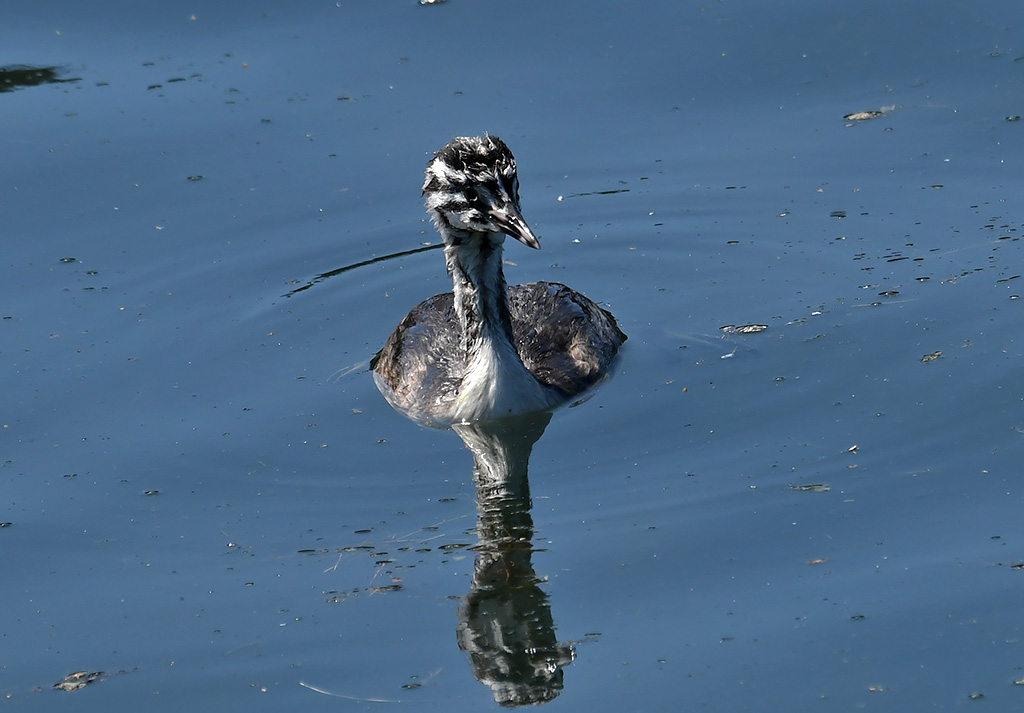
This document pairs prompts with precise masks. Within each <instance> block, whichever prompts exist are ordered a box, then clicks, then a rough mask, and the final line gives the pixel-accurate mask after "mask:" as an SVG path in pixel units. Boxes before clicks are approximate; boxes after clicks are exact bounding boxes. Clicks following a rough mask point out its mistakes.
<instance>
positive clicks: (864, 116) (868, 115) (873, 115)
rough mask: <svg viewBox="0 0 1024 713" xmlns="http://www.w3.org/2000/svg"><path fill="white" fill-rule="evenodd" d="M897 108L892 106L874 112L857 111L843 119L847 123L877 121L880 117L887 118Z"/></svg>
mask: <svg viewBox="0 0 1024 713" xmlns="http://www.w3.org/2000/svg"><path fill="white" fill-rule="evenodd" d="M895 108H896V105H895V104H892V105H890V106H883V107H879V108H878V109H876V110H872V111H855V112H853V113H852V114H847V115H846V116H844V117H843V118H844V119H846V120H847V121H867V120H868V119H877V118H878V117H880V116H885V115H886V114H888V113H889V112H891V111H892V110H893V109H895Z"/></svg>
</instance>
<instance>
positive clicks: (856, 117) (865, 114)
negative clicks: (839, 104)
mask: <svg viewBox="0 0 1024 713" xmlns="http://www.w3.org/2000/svg"><path fill="white" fill-rule="evenodd" d="M880 116H884V114H883V112H880V111H855V112H853V113H852V114H847V115H846V116H844V117H843V118H844V119H846V120H847V121H867V120H868V119H877V118H878V117H880Z"/></svg>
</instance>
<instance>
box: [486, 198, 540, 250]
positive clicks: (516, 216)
mask: <svg viewBox="0 0 1024 713" xmlns="http://www.w3.org/2000/svg"><path fill="white" fill-rule="evenodd" d="M491 218H492V219H493V220H494V222H495V223H496V224H497V225H498V227H500V228H501V232H503V233H505V235H508V236H509V237H512V238H515V239H516V240H518V241H519V242H521V243H522V244H523V245H527V246H529V247H531V248H533V249H534V250H540V241H539V240H537V236H536V235H534V234H533V231H532V230H530V226H529V225H527V224H526V221H525V220H523V214H522V213H520V212H519V207H518V206H516V205H515V203H508V204H507V205H505V206H503V207H501V208H498V209H495V210H492V211H491Z"/></svg>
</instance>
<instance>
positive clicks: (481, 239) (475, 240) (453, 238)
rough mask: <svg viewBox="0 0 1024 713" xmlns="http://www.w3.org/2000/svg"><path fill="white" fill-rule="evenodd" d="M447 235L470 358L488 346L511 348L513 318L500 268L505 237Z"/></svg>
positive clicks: (447, 257) (453, 232) (447, 256)
mask: <svg viewBox="0 0 1024 713" xmlns="http://www.w3.org/2000/svg"><path fill="white" fill-rule="evenodd" d="M445 232H446V235H445V236H444V237H445V247H444V255H445V262H446V263H447V265H448V274H449V275H451V278H452V288H453V289H452V291H453V293H454V296H455V314H456V315H457V317H458V320H459V326H460V327H461V331H462V341H463V346H465V348H466V354H467V356H468V357H469V358H470V359H472V358H473V356H474V355H475V354H476V353H478V352H479V351H480V349H481V347H482V346H484V345H485V344H486V343H491V345H492V346H498V344H499V343H500V344H501V346H505V345H507V346H510V347H511V346H512V344H513V342H512V318H511V316H510V315H509V311H508V296H507V294H506V290H507V288H506V285H505V274H504V272H503V271H502V269H501V253H502V243H504V241H505V236H504V235H502V234H501V233H477V232H472V231H463V230H457V229H452V228H449V229H448V230H447V231H445ZM512 352H513V353H514V352H515V349H514V347H513V349H512Z"/></svg>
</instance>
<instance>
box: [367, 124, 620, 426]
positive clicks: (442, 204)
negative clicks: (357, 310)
mask: <svg viewBox="0 0 1024 713" xmlns="http://www.w3.org/2000/svg"><path fill="white" fill-rule="evenodd" d="M423 196H424V198H425V200H426V205H427V213H428V214H429V215H430V217H431V219H432V220H433V222H434V225H435V226H437V229H438V231H439V232H440V233H441V238H442V240H443V241H444V256H445V262H446V264H447V266H448V274H449V275H450V276H451V278H452V287H453V291H452V292H446V293H444V294H441V295H436V296H434V297H431V298H430V299H428V300H426V301H425V302H423V303H421V304H420V305H418V306H417V307H415V308H414V309H413V310H412V311H411V312H409V314H408V315H407V316H406V318H405V319H404V320H402V322H401V323H400V324H399V325H398V327H396V328H395V331H394V332H392V334H391V336H390V337H389V338H388V340H387V342H386V343H385V344H384V348H383V349H381V351H380V352H379V353H378V354H377V355H376V356H375V357H374V359H373V361H372V362H371V364H370V366H371V368H372V369H373V372H374V374H373V376H374V381H375V382H376V384H377V388H378V389H380V391H381V393H382V394H384V397H385V398H386V399H387V400H388V402H389V403H390V404H391V405H392V406H393V407H394V408H395V409H397V410H398V411H400V412H402V413H403V414H405V415H406V416H409V417H410V418H412V419H415V420H417V421H420V422H421V423H425V424H428V425H432V426H447V425H451V424H453V423H467V422H474V421H484V420H491V419H497V418H503V417H506V416H513V415H520V414H525V413H532V412H535V411H542V410H544V409H549V408H552V407H554V406H557V405H558V404H560V403H563V402H565V401H567V400H569V399H571V398H573V397H574V396H578V395H579V394H581V393H582V392H583V391H585V390H587V389H588V388H589V387H591V386H593V385H594V384H596V383H597V382H599V381H601V380H602V379H603V378H605V377H606V376H608V374H609V373H610V368H611V364H612V362H613V360H614V358H615V355H616V353H617V352H618V350H619V347H620V346H621V345H622V343H623V342H624V341H625V340H626V335H625V334H623V333H622V331H621V330H620V329H619V326H618V324H617V323H616V322H615V318H614V317H613V316H612V315H611V314H610V313H608V312H606V311H605V310H603V309H601V308H600V307H598V306H597V305H596V304H595V303H594V302H592V301H591V300H589V299H588V298H586V297H584V296H583V295H581V294H580V293H579V292H576V291H575V290H572V289H570V288H568V287H566V286H565V285H560V284H558V283H555V282H533V283H530V284H528V285H512V286H506V284H505V275H504V273H503V272H502V268H501V252H502V244H503V243H504V242H505V236H506V235H510V236H511V237H513V238H515V239H516V240H518V241H519V242H521V243H523V244H524V245H527V246H529V247H531V248H535V249H539V248H540V242H539V241H538V240H537V236H536V235H534V234H533V231H532V230H530V227H529V226H528V225H527V224H526V221H525V220H524V219H523V216H522V212H521V209H520V207H519V178H518V176H517V175H516V161H515V158H514V157H513V156H512V152H511V151H509V149H508V147H507V146H506V145H505V143H504V142H503V141H502V140H501V139H499V138H498V137H497V136H484V137H483V138H479V137H461V138H457V139H454V140H453V141H451V142H450V143H449V144H448V145H447V146H445V147H444V148H443V149H441V150H440V151H438V152H437V153H436V154H435V155H434V158H433V159H432V160H431V161H430V163H429V164H428V165H427V169H426V180H425V181H424V183H423Z"/></svg>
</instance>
